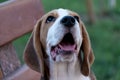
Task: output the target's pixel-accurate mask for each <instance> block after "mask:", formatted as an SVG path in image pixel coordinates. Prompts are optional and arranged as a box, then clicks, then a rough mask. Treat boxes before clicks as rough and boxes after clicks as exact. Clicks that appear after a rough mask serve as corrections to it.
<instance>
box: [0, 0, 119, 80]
mask: <svg viewBox="0 0 120 80" xmlns="http://www.w3.org/2000/svg"><path fill="white" fill-rule="evenodd" d="M4 1H6V0H0V2H4ZM42 5H43V8H44V12H45V13H46V12H48V11H50V10H53V9H57V8H66V9H70V10H72V11H75V12H77V13H78V14H79V15H80V16H81V19H82V21H83V22H84V23H85V25H86V28H87V31H88V33H89V36H90V39H91V43H92V48H93V51H94V55H95V62H94V64H93V66H92V70H93V71H94V73H95V75H96V77H97V80H120V69H119V68H120V0H42ZM29 36H30V33H29V34H26V35H25V36H23V37H21V38H19V39H17V40H15V41H14V42H13V43H14V46H15V48H16V50H17V53H18V57H19V59H20V60H21V62H22V64H24V61H23V50H24V48H25V45H26V42H27V40H28V38H29Z"/></svg>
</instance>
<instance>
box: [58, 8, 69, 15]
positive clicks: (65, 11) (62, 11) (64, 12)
mask: <svg viewBox="0 0 120 80" xmlns="http://www.w3.org/2000/svg"><path fill="white" fill-rule="evenodd" d="M57 13H58V15H59V16H66V15H69V12H68V10H66V9H62V8H60V9H58V10H57Z"/></svg>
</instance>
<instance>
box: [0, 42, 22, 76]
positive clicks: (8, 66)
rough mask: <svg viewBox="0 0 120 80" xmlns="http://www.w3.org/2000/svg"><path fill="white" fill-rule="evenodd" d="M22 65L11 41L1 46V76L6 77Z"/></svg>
mask: <svg viewBox="0 0 120 80" xmlns="http://www.w3.org/2000/svg"><path fill="white" fill-rule="evenodd" d="M19 67H20V61H19V59H18V57H17V55H16V51H15V49H14V47H13V46H12V44H11V43H9V44H6V45H4V46H2V47H0V70H1V71H2V73H1V75H2V76H0V77H2V78H3V77H5V76H8V75H9V74H11V73H12V72H13V71H15V70H17V69H18V68H19Z"/></svg>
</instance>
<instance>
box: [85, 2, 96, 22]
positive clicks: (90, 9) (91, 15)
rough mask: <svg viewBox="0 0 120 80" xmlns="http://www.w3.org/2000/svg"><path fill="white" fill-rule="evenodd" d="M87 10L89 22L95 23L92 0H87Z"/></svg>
mask: <svg viewBox="0 0 120 80" xmlns="http://www.w3.org/2000/svg"><path fill="white" fill-rule="evenodd" d="M87 10H88V16H89V20H90V23H92V24H93V23H95V14H94V11H93V3H92V0H87Z"/></svg>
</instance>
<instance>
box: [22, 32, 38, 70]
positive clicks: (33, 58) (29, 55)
mask: <svg viewBox="0 0 120 80" xmlns="http://www.w3.org/2000/svg"><path fill="white" fill-rule="evenodd" d="M23 57H24V61H25V62H26V64H27V65H28V66H29V67H30V68H31V69H33V70H35V71H37V72H39V71H40V69H39V62H38V59H37V54H36V52H35V49H34V46H33V34H32V35H31V37H30V39H29V41H28V43H27V45H26V47H25V50H24V56H23Z"/></svg>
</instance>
